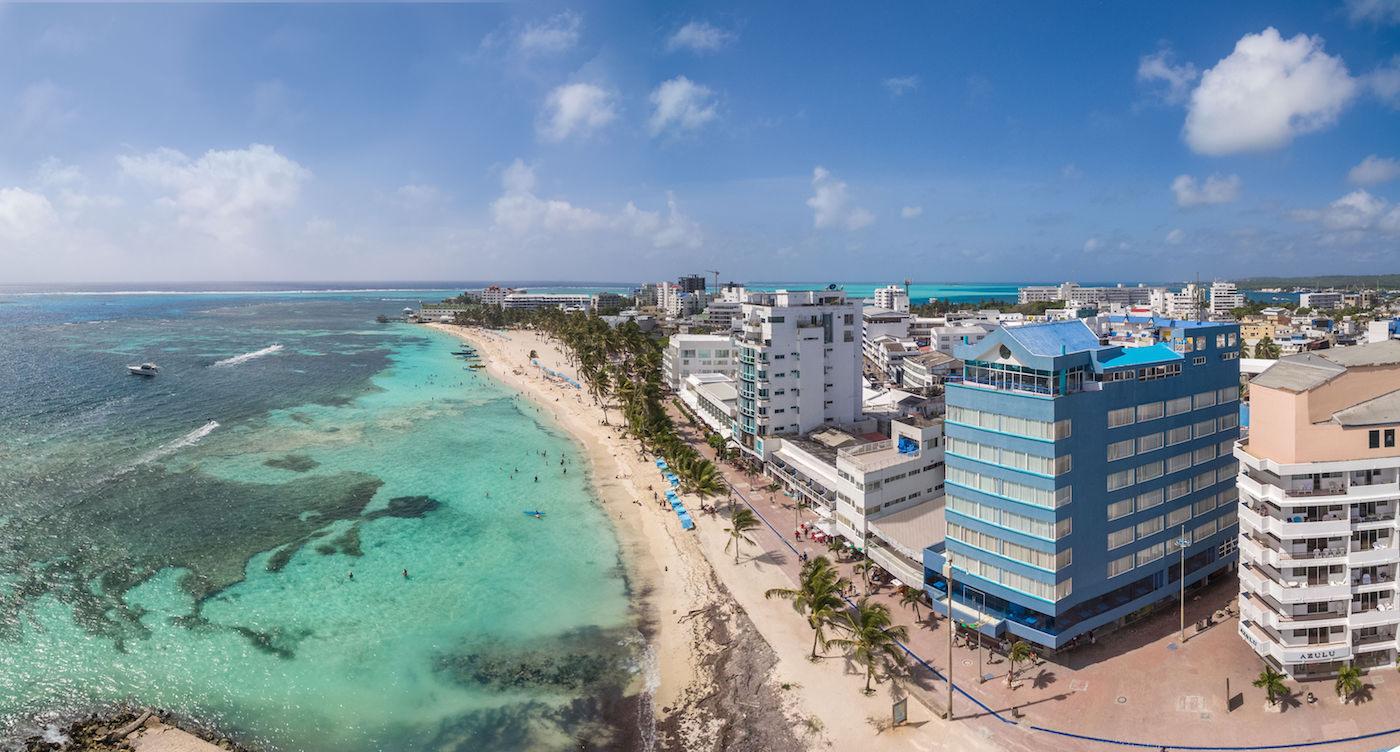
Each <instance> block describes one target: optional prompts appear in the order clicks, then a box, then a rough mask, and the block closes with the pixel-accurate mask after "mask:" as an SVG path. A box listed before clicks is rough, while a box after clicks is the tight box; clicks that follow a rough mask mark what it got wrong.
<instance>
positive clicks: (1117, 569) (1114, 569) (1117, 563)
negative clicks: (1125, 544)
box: [1108, 554, 1133, 577]
mask: <svg viewBox="0 0 1400 752" xmlns="http://www.w3.org/2000/svg"><path fill="white" fill-rule="evenodd" d="M1132 568H1133V555H1132V554H1128V555H1127V556H1124V557H1123V558H1121V559H1114V560H1113V561H1110V562H1109V563H1108V576H1109V577H1117V576H1118V575H1120V574H1123V573H1124V572H1127V571H1130V570H1131V569H1132Z"/></svg>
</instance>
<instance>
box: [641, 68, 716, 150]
mask: <svg viewBox="0 0 1400 752" xmlns="http://www.w3.org/2000/svg"><path fill="white" fill-rule="evenodd" d="M651 104H652V107H653V109H652V113H651V120H650V121H649V123H648V127H649V128H650V129H651V134H652V135H653V136H656V135H660V134H661V133H662V132H664V131H666V130H672V131H675V132H677V133H686V132H691V131H695V130H698V129H699V128H700V127H701V126H703V125H704V124H705V123H708V122H710V121H711V120H714V119H715V117H716V116H717V112H716V104H715V93H714V91H712V90H711V89H710V88H709V87H708V86H701V85H700V84H697V83H695V82H693V81H691V80H690V79H688V78H686V77H685V76H676V77H675V78H673V79H671V80H670V81H664V82H662V84H661V85H660V86H658V87H656V89H655V90H653V91H652V92H651Z"/></svg>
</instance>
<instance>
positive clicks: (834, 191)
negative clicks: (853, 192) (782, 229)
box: [807, 166, 875, 230]
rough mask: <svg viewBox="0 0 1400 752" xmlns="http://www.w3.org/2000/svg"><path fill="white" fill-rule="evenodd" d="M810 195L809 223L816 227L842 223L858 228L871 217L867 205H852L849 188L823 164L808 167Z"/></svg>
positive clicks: (835, 225)
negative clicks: (810, 168) (810, 171)
mask: <svg viewBox="0 0 1400 752" xmlns="http://www.w3.org/2000/svg"><path fill="white" fill-rule="evenodd" d="M812 190H813V195H812V197H811V198H809V199H807V205H808V206H810V207H812V212H813V215H812V224H813V225H814V226H815V227H816V228H817V229H818V230H822V229H826V228H831V227H844V228H845V229H847V230H859V229H860V228H862V227H865V226H866V225H869V224H870V223H872V222H874V221H875V215H874V214H872V213H870V211H869V210H868V209H863V208H861V207H858V206H852V204H851V196H850V188H849V186H847V185H846V183H845V182H843V181H841V180H837V179H836V177H835V176H833V175H832V174H831V173H830V172H829V171H828V170H827V169H826V168H825V167H821V166H818V167H817V168H815V169H813V170H812Z"/></svg>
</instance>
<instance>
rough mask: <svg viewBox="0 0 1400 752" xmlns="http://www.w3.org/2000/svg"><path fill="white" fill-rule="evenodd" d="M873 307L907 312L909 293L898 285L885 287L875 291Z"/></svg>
mask: <svg viewBox="0 0 1400 752" xmlns="http://www.w3.org/2000/svg"><path fill="white" fill-rule="evenodd" d="M875 305H876V307H878V308H884V309H886V310H890V311H902V312H904V313H908V312H909V291H908V290H905V289H904V288H903V287H901V286H899V285H885V286H884V287H881V288H879V289H878V290H876V291H875Z"/></svg>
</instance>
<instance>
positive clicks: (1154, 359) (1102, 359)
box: [1097, 344, 1183, 368]
mask: <svg viewBox="0 0 1400 752" xmlns="http://www.w3.org/2000/svg"><path fill="white" fill-rule="evenodd" d="M1182 359H1183V357H1182V355H1181V353H1179V352H1176V351H1175V350H1172V349H1171V348H1170V347H1167V346H1166V345H1162V344H1156V345H1145V346H1143V347H1124V348H1122V349H1121V350H1119V351H1118V352H1117V353H1113V354H1109V353H1107V352H1105V353H1103V354H1101V355H1100V356H1099V357H1098V358H1097V360H1098V361H1099V365H1101V366H1103V367H1104V368H1123V367H1125V366H1142V365H1148V364H1151V363H1164V362H1167V361H1171V360H1182Z"/></svg>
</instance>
